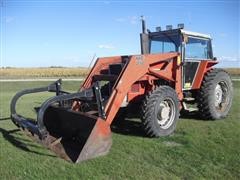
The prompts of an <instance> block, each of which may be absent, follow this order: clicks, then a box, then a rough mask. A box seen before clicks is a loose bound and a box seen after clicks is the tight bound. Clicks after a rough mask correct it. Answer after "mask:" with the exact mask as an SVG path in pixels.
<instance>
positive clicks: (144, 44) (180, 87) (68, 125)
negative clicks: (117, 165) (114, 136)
mask: <svg viewBox="0 0 240 180" xmlns="http://www.w3.org/2000/svg"><path fill="white" fill-rule="evenodd" d="M142 27H143V32H142V33H141V52H142V53H141V54H140V55H128V56H115V57H105V58H98V59H97V61H96V63H95V64H94V66H93V68H92V69H91V72H90V73H89V74H88V76H87V78H86V79H85V81H84V83H83V84H82V85H81V87H80V90H79V91H77V92H76V93H68V92H65V91H63V90H62V89H61V80H58V81H56V82H55V83H52V84H50V85H49V86H47V87H41V88H35V89H27V90H23V91H21V92H19V93H17V94H16V95H15V96H14V97H13V99H12V102H11V118H12V121H13V122H14V123H15V124H16V125H17V126H18V127H20V128H22V129H24V130H26V131H27V132H29V133H28V134H30V135H32V137H35V138H39V139H40V140H41V142H42V144H43V145H44V146H46V147H47V148H49V149H51V150H52V151H54V152H55V153H56V154H57V155H59V156H60V157H62V158H64V159H66V160H69V161H72V162H80V161H83V160H86V159H90V158H93V157H96V156H99V155H104V154H107V152H108V151H109V149H110V147H111V144H112V140H111V130H110V125H111V124H112V122H113V120H114V118H115V117H116V114H117V113H118V111H119V110H120V108H121V107H127V108H128V107H129V105H132V104H137V103H141V104H142V105H141V108H140V107H139V111H141V112H142V116H141V120H142V124H143V128H144V131H145V132H146V134H147V135H148V136H150V137H159V136H167V135H169V134H171V133H173V132H174V130H175V128H176V125H177V122H178V119H179V112H180V110H182V109H187V103H188V102H189V101H191V103H195V104H197V107H198V110H199V112H200V115H201V116H202V118H203V119H214V120H215V119H221V118H224V117H226V116H227V114H228V112H229V110H230V107H231V104H232V98H233V88H232V82H231V78H230V77H229V75H228V73H227V72H225V71H224V70H222V69H216V68H214V65H216V64H217V63H218V61H217V60H216V58H214V57H213V52H212V44H211V37H210V36H209V35H205V34H200V33H194V32H190V31H186V30H184V29H183V27H182V25H181V24H180V25H179V27H178V28H176V29H172V27H171V26H167V29H166V30H163V31H161V29H160V28H156V29H157V30H156V32H150V31H149V30H148V32H147V31H146V28H145V22H144V20H143V21H142ZM43 91H50V92H56V96H54V97H52V98H50V99H48V100H46V101H45V102H44V103H43V104H42V105H41V107H40V108H39V110H38V111H37V119H36V121H33V120H31V119H28V118H25V117H23V116H21V115H19V114H18V113H17V112H16V108H15V107H16V103H17V100H18V99H19V98H20V97H21V96H23V95H26V94H29V93H37V92H43Z"/></svg>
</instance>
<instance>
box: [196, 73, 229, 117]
mask: <svg viewBox="0 0 240 180" xmlns="http://www.w3.org/2000/svg"><path fill="white" fill-rule="evenodd" d="M232 98H233V87H232V81H231V78H230V76H229V74H228V73H227V72H226V71H224V70H223V69H213V70H211V71H209V72H208V73H207V74H206V75H205V77H204V80H203V82H202V85H201V89H200V91H199V94H198V98H197V102H198V109H199V112H200V114H201V116H202V118H204V119H213V120H216V119H222V118H225V117H226V116H227V114H228V113H229V110H230V108H231V105H232Z"/></svg>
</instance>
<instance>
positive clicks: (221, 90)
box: [214, 81, 230, 111]
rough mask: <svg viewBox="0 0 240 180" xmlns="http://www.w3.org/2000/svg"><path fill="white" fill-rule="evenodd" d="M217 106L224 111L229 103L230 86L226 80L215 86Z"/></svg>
mask: <svg viewBox="0 0 240 180" xmlns="http://www.w3.org/2000/svg"><path fill="white" fill-rule="evenodd" d="M214 94H215V102H214V104H215V107H216V109H217V110H219V111H224V110H225V109H226V107H227V105H228V103H229V98H230V97H229V96H230V93H229V87H228V85H227V83H226V82H225V81H221V82H219V83H218V84H217V85H216V87H215V93H214Z"/></svg>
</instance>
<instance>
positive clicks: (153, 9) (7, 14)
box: [0, 0, 240, 67]
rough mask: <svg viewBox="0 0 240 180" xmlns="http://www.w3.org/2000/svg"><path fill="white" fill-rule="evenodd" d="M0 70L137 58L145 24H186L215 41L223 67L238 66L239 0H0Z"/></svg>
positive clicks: (239, 64) (215, 49) (192, 29)
mask: <svg viewBox="0 0 240 180" xmlns="http://www.w3.org/2000/svg"><path fill="white" fill-rule="evenodd" d="M0 8H1V9H0V11H1V12H0V14H1V19H0V20H1V24H0V26H1V27H0V31H1V32H0V34H1V37H0V38H1V39H0V40H1V56H0V58H1V61H0V66H4V67H5V66H13V67H39V66H40V67H48V66H71V67H76V66H88V65H89V63H90V61H91V59H92V57H93V56H94V54H95V53H96V56H97V57H102V56H113V55H126V54H139V53H140V44H139V33H140V31H141V24H140V20H139V17H140V16H141V15H144V16H145V18H146V20H147V26H148V28H149V29H150V30H154V29H155V27H156V26H162V27H164V28H165V26H166V25H168V24H172V25H173V26H175V27H176V26H177V24H178V23H184V24H185V29H187V30H191V31H196V32H201V33H207V34H210V35H211V36H212V38H213V49H214V56H216V57H217V58H218V59H219V60H220V62H221V66H225V67H236V66H238V67H240V32H239V31H240V29H239V22H240V14H239V10H240V3H239V0H225V1H222V0H218V1H207V0H201V1H181V2H180V1H174V0H173V1H156V0H153V1H151V0H150V1H146V0H145V1H76V0H69V1H67V0H65V1H57V0H41V1H40V0H35V1H34V0H31V1H27V0H18V1H17V0H0Z"/></svg>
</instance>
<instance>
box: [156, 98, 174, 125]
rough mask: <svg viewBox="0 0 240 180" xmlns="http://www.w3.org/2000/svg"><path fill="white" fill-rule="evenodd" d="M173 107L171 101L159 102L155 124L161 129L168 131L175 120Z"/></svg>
mask: <svg viewBox="0 0 240 180" xmlns="http://www.w3.org/2000/svg"><path fill="white" fill-rule="evenodd" d="M175 113H176V111H175V105H174V102H173V100H172V99H170V98H169V99H165V100H163V101H161V102H160V104H159V109H158V113H157V122H158V124H159V126H160V127H161V128H162V129H168V128H169V127H170V126H171V125H172V123H173V121H174V118H175Z"/></svg>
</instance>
